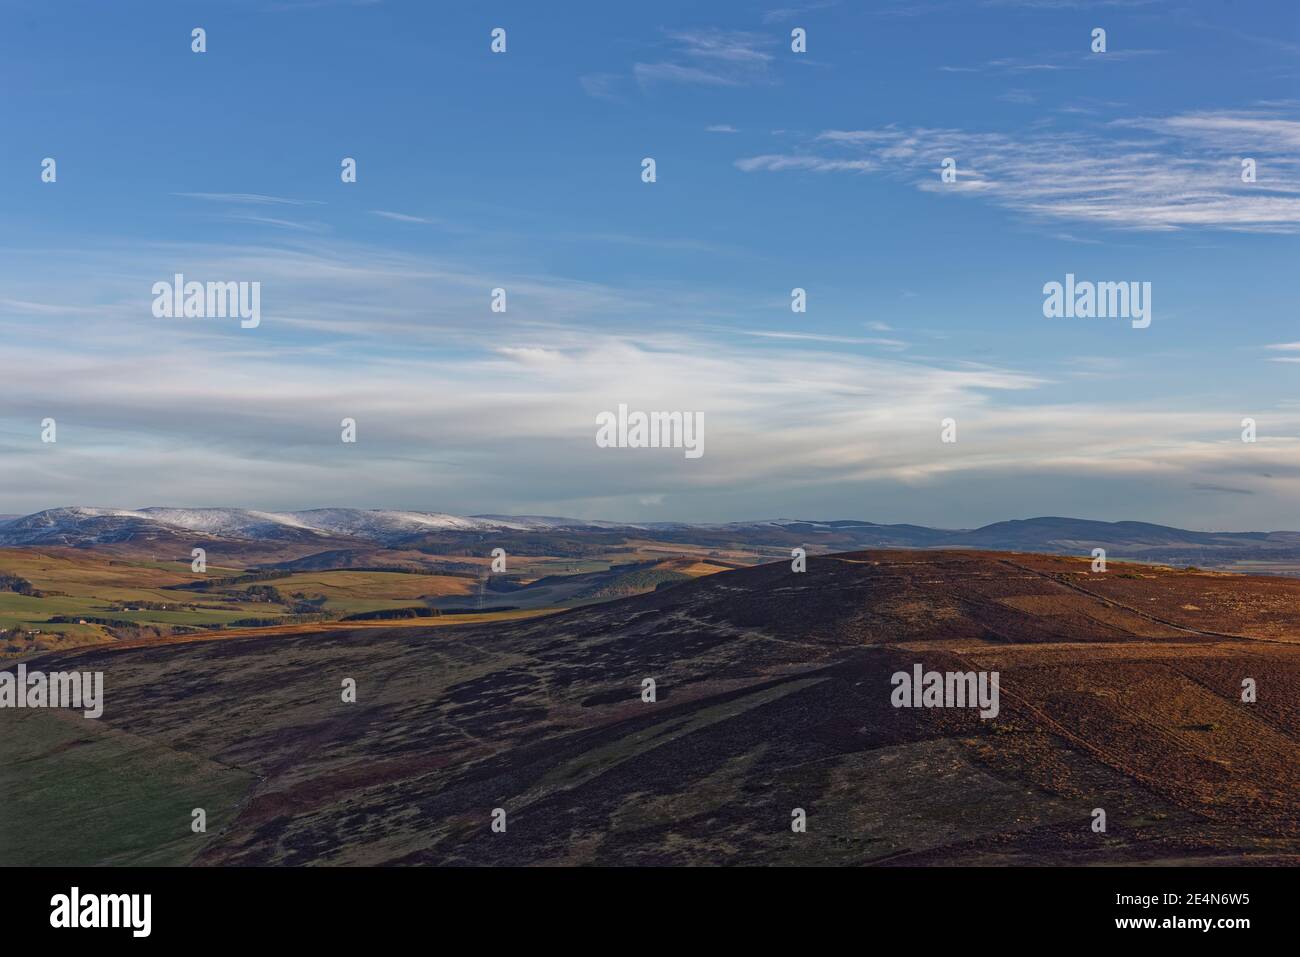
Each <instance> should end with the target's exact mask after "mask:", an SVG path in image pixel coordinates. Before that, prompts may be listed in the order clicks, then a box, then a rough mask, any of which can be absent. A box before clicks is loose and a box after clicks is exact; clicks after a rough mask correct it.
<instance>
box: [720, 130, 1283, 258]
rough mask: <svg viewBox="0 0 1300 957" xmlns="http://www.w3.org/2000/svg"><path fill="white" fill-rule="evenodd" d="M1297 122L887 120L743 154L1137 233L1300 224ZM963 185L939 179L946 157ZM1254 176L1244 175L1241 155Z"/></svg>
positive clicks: (769, 167) (750, 161)
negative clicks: (1005, 128)
mask: <svg viewBox="0 0 1300 957" xmlns="http://www.w3.org/2000/svg"><path fill="white" fill-rule="evenodd" d="M1298 144H1300V120H1296V119H1293V118H1291V117H1290V116H1287V115H1284V114H1282V113H1279V112H1278V111H1275V110H1263V109H1261V110H1246V111H1216V112H1208V111H1207V112H1194V113H1184V114H1179V115H1175V116H1168V117H1136V118H1131V119H1124V120H1116V121H1113V122H1111V123H1109V124H1106V125H1104V126H1099V127H1093V128H1091V129H1084V130H1075V131H1066V132H1057V131H1042V130H1035V131H1030V132H1027V133H1024V134H1022V135H1012V134H1007V133H987V132H975V131H968V130H960V129H927V128H921V127H910V128H909V127H897V126H888V127H882V128H877V129H867V130H827V131H824V132H822V133H820V134H818V135H817V136H815V137H812V138H811V139H810V140H807V141H805V143H804V144H803V147H802V149H801V150H800V151H798V152H795V153H785V154H763V155H759V156H751V157H742V158H740V159H737V160H736V161H735V165H736V168H737V169H739V170H742V171H744V172H751V173H752V172H758V171H768V172H779V171H788V170H806V171H812V172H856V173H870V172H879V173H881V174H882V175H891V176H897V177H900V178H910V179H912V180H913V182H914V184H915V185H916V187H917V188H918V189H921V190H926V191H932V192H945V191H946V192H950V193H953V194H956V195H961V194H975V195H978V196H980V197H982V198H984V199H985V200H986V201H989V202H993V203H996V204H997V205H1000V206H1003V207H1005V208H1008V209H1011V210H1014V211H1017V212H1020V213H1024V214H1027V215H1030V216H1032V217H1035V218H1044V219H1056V220H1069V221H1075V222H1081V223H1089V224H1092V225H1096V226H1103V227H1110V228H1115V229H1132V230H1177V229H1190V228H1216V229H1225V230H1234V231H1248V232H1278V233H1291V232H1296V231H1300V149H1298ZM949 156H951V157H953V158H955V159H956V160H957V163H958V167H957V169H958V177H957V181H956V182H955V183H951V184H945V183H942V182H941V181H940V179H939V175H938V172H939V164H940V162H941V161H942V159H943V158H945V157H949ZM1246 157H1250V158H1252V159H1254V160H1255V161H1256V164H1257V182H1254V183H1243V182H1242V180H1241V171H1242V165H1241V161H1242V159H1243V158H1246Z"/></svg>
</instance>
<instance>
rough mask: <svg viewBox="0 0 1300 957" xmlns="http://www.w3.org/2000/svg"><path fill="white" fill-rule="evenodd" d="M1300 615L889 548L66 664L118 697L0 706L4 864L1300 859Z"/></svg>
mask: <svg viewBox="0 0 1300 957" xmlns="http://www.w3.org/2000/svg"><path fill="white" fill-rule="evenodd" d="M1297 609H1300V582H1295V581H1292V580H1290V579H1286V578H1281V577H1255V576H1244V575H1224V574H1218V573H1209V572H1188V571H1176V570H1171V569H1159V568H1152V567H1149V566H1143V565H1125V564H1122V563H1116V564H1114V565H1112V566H1111V568H1110V569H1109V570H1108V571H1107V572H1106V573H1103V574H1094V573H1092V572H1091V571H1090V568H1089V564H1088V563H1087V562H1086V561H1081V560H1078V559H1072V558H1064V557H1045V556H1031V555H1024V554H1007V553H997V552H977V551H906V550H884V551H867V552H852V553H845V554H836V555H830V556H818V557H812V558H810V560H809V562H808V568H807V571H806V572H803V573H795V572H792V570H791V567H790V564H789V562H778V563H774V564H767V565H761V566H757V567H752V568H742V569H736V570H729V571H723V572H719V573H717V574H711V575H706V576H703V577H699V578H696V579H694V580H692V581H686V582H682V583H680V584H677V585H675V586H673V587H670V588H666V589H663V590H659V591H655V592H651V593H648V594H643V595H639V596H634V597H629V598H625V599H619V600H614V601H609V602H605V603H603V604H598V605H592V606H586V607H581V608H575V609H572V610H569V611H566V612H563V613H560V614H553V615H548V616H543V617H534V618H530V619H526V620H518V621H511V622H499V623H496V624H481V623H470V624H464V625H452V626H446V627H437V628H435V627H424V626H414V627H403V628H386V627H371V628H369V629H365V630H349V629H344V628H339V627H330V626H304V628H303V629H301V630H299V631H297V632H294V633H290V634H282V635H278V636H257V635H250V636H248V637H220V636H212V637H208V638H193V637H186V638H178V639H174V640H170V639H168V640H164V641H162V642H161V643H154V644H148V645H136V646H134V647H111V646H103V647H96V648H92V649H85V650H81V651H77V652H69V653H57V654H52V655H47V656H44V657H42V658H40V659H37V660H34V661H29V662H28V663H27V664H28V667H29V668H36V667H40V668H44V669H46V670H71V669H77V670H96V671H102V672H103V673H104V676H105V678H104V682H105V688H106V704H105V709H104V714H103V717H102V718H101V719H99V720H98V721H91V720H87V719H84V718H82V717H81V716H80V715H79V714H74V713H69V712H63V711H50V710H22V711H15V710H6V711H0V767H4V768H5V769H6V773H5V774H4V775H3V776H2V777H0V806H3V807H5V809H6V814H5V816H4V818H3V819H2V820H0V860H3V861H6V862H9V863H26V864H56V863H57V864H97V863H109V862H111V863H126V864H131V863H144V862H154V863H158V862H165V863H177V864H181V863H189V864H200V865H204V864H206V865H217V864H266V865H282V864H399V865H400V864H407V865H411V864H560V863H577V864H692V863H706V862H707V863H734V864H771V863H785V864H877V865H894V864H919V865H925V864H934V865H939V864H957V865H961V864H1011V863H1015V864H1025V863H1032V864H1062V863H1083V864H1109V863H1126V862H1127V863H1133V862H1144V863H1175V864H1176V863H1217V864H1232V863H1247V862H1252V863H1275V864H1282V863H1288V864H1295V863H1300V807H1298V806H1297V804H1296V801H1295V795H1296V794H1297V793H1300V744H1298V742H1300V694H1297V692H1298V691H1300V612H1298V611H1297ZM916 665H921V666H923V667H924V668H925V669H937V670H940V671H950V670H951V671H967V670H969V671H976V672H983V673H988V672H994V671H996V672H997V673H998V674H999V675H1000V688H1001V692H1000V694H1001V703H1000V710H999V713H998V714H997V715H996V717H993V718H991V719H982V718H981V717H980V716H979V715H978V713H977V712H976V711H974V710H972V709H969V708H899V707H895V706H894V705H893V703H892V701H891V693H892V691H893V687H892V677H891V676H893V675H894V674H895V673H896V672H900V671H902V672H907V671H909V670H910V669H912V668H913V667H914V666H916ZM10 670H12V668H11V669H10ZM648 678H649V679H653V680H654V682H655V686H656V698H655V700H654V701H652V702H648V701H646V700H644V699H643V696H642V693H643V688H644V684H643V683H644V681H645V680H646V679H648ZM1246 678H1249V679H1251V680H1252V681H1253V682H1255V683H1256V685H1257V687H1258V697H1257V700H1255V701H1252V702H1249V703H1247V702H1243V700H1242V695H1241V688H1242V684H1243V680H1244V679H1246ZM348 679H350V680H352V681H355V682H356V691H357V699H356V702H355V703H345V702H344V701H343V700H342V699H341V694H340V687H341V685H342V683H343V682H344V680H348ZM218 716H219V720H216V718H217V717H218ZM195 807H203V808H205V809H206V811H207V814H208V822H209V826H208V831H207V833H205V834H193V833H191V832H190V820H191V816H190V815H191V811H192V809H193V808H195ZM498 808H500V809H502V810H503V811H504V812H505V815H506V820H507V828H506V830H505V831H504V832H502V833H498V832H494V831H493V829H492V828H491V822H492V819H493V812H494V809H498ZM796 809H802V810H803V811H804V813H805V814H806V820H807V830H806V833H795V832H794V831H792V829H791V821H792V813H793V812H794V811H795V810H796ZM1097 809H1102V810H1104V811H1105V814H1106V820H1107V826H1106V830H1105V831H1103V832H1098V831H1096V830H1094V828H1093V826H1092V825H1093V821H1094V820H1095V813H1094V812H1095V811H1096V810H1097Z"/></svg>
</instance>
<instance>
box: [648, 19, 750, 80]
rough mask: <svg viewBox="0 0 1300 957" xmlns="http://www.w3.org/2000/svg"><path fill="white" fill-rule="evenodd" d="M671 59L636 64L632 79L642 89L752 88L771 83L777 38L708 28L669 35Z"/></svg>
mask: <svg viewBox="0 0 1300 957" xmlns="http://www.w3.org/2000/svg"><path fill="white" fill-rule="evenodd" d="M668 41H669V43H670V44H671V45H672V48H673V49H672V52H671V54H670V56H671V59H667V60H660V61H657V62H653V63H645V62H638V63H635V64H633V66H632V76H633V77H634V78H635V79H636V81H637V82H638V83H639V84H640V85H641V86H642V87H646V86H650V85H653V84H658V83H685V84H695V85H703V86H733V87H735V86H752V85H754V84H761V83H770V82H772V75H771V66H772V61H773V60H774V55H773V54H772V52H771V50H772V49H773V48H774V46H775V44H776V38H775V37H773V36H771V35H768V34H764V33H750V32H747V31H743V30H722V29H718V28H708V29H700V30H678V31H674V32H670V33H669V34H668Z"/></svg>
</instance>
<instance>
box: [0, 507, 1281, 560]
mask: <svg viewBox="0 0 1300 957" xmlns="http://www.w3.org/2000/svg"><path fill="white" fill-rule="evenodd" d="M620 533H622V534H626V535H629V536H633V535H635V536H641V537H649V538H654V539H656V540H660V541H667V542H678V543H690V544H695V545H705V546H716V547H720V548H721V547H726V546H740V547H767V548H792V547H795V546H804V547H807V548H809V549H812V550H816V551H844V550H850V549H858V548H969V549H990V550H1004V551H1028V552H1042V553H1047V554H1076V555H1088V554H1090V552H1091V550H1092V549H1093V548H1097V547H1101V548H1105V549H1106V550H1107V554H1108V555H1110V556H1112V557H1116V558H1120V557H1127V558H1139V559H1145V560H1150V561H1158V562H1164V563H1176V562H1185V563H1203V564H1207V565H1221V564H1226V563H1231V562H1240V561H1260V562H1295V563H1298V568H1297V570H1300V532H1288V531H1274V532H1198V531H1189V530H1187V529H1181V528H1174V527H1171V526H1166V525H1155V524H1152V523H1149V522H1135V521H1122V522H1099V521H1092V520H1088V519H1077V518H1065V517H1060V516H1044V517H1040V518H1029V519H1014V520H1010V521H1004V522H995V523H993V524H991V525H985V526H983V527H981V528H975V529H939V528H927V527H925V526H922V525H908V524H900V525H881V524H877V523H874V522H867V521H861V520H855V519H837V520H806V519H771V520H758V521H749V522H725V523H711V524H692V523H687V522H650V523H641V524H637V523H619V522H608V521H584V520H581V519H575V518H564V517H558V516H543V515H495V514H493V515H471V516H460V515H451V514H447V513H444V512H416V511H403V510H394V509H357V508H315V509H306V510H302V511H292V512H271V511H260V510H256V509H243V508H159V507H150V508H140V509H125V508H103V507H92V506H83V505H76V506H68V507H65V508H52V509H46V510H44V511H40V512H35V513H33V514H31V515H24V516H18V517H8V518H5V519H0V546H10V547H14V546H65V547H72V548H80V547H92V546H96V545H115V544H123V543H133V542H176V543H178V544H179V543H182V542H184V541H189V540H194V541H195V543H197V544H202V543H203V542H204V541H210V540H211V541H227V542H234V543H246V544H262V545H277V544H283V545H294V546H297V547H300V548H302V547H306V548H308V549H311V548H312V547H313V546H319V548H320V549H321V550H325V549H337V548H346V547H359V546H364V547H371V548H373V547H376V546H378V547H383V548H402V547H420V546H421V545H422V544H426V543H428V542H430V541H434V542H438V543H447V542H453V543H460V544H466V545H467V544H470V543H478V542H484V541H488V540H489V539H491V540H496V539H499V538H503V537H507V538H509V537H514V538H517V537H519V536H525V537H528V538H529V539H530V540H535V539H536V537H537V536H553V537H555V538H556V539H560V538H564V539H566V540H567V539H576V540H581V539H583V538H591V537H593V536H603V537H606V538H607V537H608V536H610V535H618V534H620Z"/></svg>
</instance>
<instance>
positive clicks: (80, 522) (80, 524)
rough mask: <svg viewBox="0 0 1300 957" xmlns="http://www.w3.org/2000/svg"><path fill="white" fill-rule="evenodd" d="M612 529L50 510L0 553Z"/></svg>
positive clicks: (3, 536)
mask: <svg viewBox="0 0 1300 957" xmlns="http://www.w3.org/2000/svg"><path fill="white" fill-rule="evenodd" d="M597 527H610V526H609V525H608V523H588V522H580V521H578V520H576V519H566V518H550V517H544V516H518V517H507V516H497V515H485V516H476V517H464V516H460V515H447V514H444V513H440V512H404V511H393V510H389V509H359V508H316V509H308V510H306V511H301V512H262V511H257V510H254V509H243V508H139V509H127V508H95V507H89V506H84V505H76V506H70V507H67V508H51V509H46V510H45V511H42V512H35V513H34V514H32V515H24V516H21V517H18V518H10V519H8V520H6V521H0V545H93V544H108V543H112V542H121V541H127V540H130V539H131V538H136V537H139V536H141V535H147V534H150V533H155V534H156V533H160V532H171V533H190V534H194V535H201V536H209V537H213V538H223V539H234V540H248V541H294V540H299V541H303V540H310V539H311V538H312V537H321V538H330V539H337V538H350V539H360V540H362V541H366V542H373V543H378V544H389V543H392V542H396V541H400V540H401V539H404V538H409V537H411V536H414V535H419V534H421V533H426V532H492V531H516V532H518V531H529V530H543V529H556V528H597Z"/></svg>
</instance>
